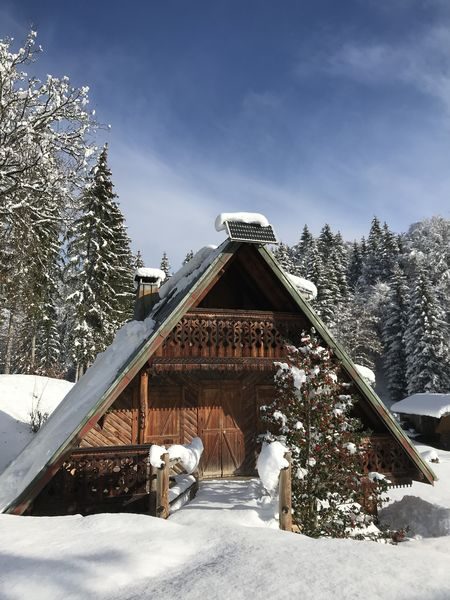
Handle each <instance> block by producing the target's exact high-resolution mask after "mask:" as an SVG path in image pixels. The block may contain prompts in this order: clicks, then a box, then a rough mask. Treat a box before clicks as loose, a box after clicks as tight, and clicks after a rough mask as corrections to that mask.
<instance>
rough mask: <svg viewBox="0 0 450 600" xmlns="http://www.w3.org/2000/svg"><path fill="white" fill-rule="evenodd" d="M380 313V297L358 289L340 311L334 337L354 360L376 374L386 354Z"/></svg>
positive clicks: (333, 330) (334, 326)
mask: <svg viewBox="0 0 450 600" xmlns="http://www.w3.org/2000/svg"><path fill="white" fill-rule="evenodd" d="M379 313H380V306H379V301H378V297H377V294H375V293H374V292H373V291H372V293H371V294H367V290H365V289H364V291H363V290H361V288H360V287H359V286H357V288H356V290H355V292H354V293H353V294H350V296H349V298H348V301H347V303H344V304H342V306H341V307H340V310H339V319H337V320H336V322H335V323H334V325H333V327H332V333H333V335H334V336H335V337H336V339H337V340H339V342H340V343H341V344H342V345H343V346H344V348H345V349H346V350H347V352H348V353H349V355H350V356H351V357H352V359H353V360H354V361H355V362H356V363H357V364H360V365H363V366H365V367H369V369H372V370H375V363H376V361H377V360H378V358H379V357H380V356H381V352H382V345H381V340H380V333H379V323H380V318H379Z"/></svg>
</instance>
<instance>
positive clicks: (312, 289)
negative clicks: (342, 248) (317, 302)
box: [285, 271, 317, 300]
mask: <svg viewBox="0 0 450 600" xmlns="http://www.w3.org/2000/svg"><path fill="white" fill-rule="evenodd" d="M285 273H286V275H287V278H288V279H289V281H290V282H291V283H292V285H293V286H294V287H295V288H297V290H298V291H299V292H300V295H301V296H302V298H304V299H305V300H314V298H317V288H316V286H315V285H314V283H313V282H312V281H309V280H308V279H303V277H298V276H297V275H292V273H288V272H286V271H285Z"/></svg>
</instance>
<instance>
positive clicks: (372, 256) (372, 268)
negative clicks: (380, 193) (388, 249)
mask: <svg viewBox="0 0 450 600" xmlns="http://www.w3.org/2000/svg"><path fill="white" fill-rule="evenodd" d="M383 254H384V237H383V232H382V229H381V225H380V221H379V220H378V219H377V217H374V218H373V219H372V224H371V226H370V232H369V237H368V239H367V246H366V251H365V258H364V268H363V282H364V284H365V286H366V287H370V286H371V285H374V284H375V283H377V282H379V281H383Z"/></svg>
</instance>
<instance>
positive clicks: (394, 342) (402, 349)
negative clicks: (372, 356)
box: [383, 266, 409, 402]
mask: <svg viewBox="0 0 450 600" xmlns="http://www.w3.org/2000/svg"><path fill="white" fill-rule="evenodd" d="M408 300H409V290H408V285H407V281H406V278H405V276H404V274H403V272H402V271H401V269H400V267H399V266H396V267H395V269H394V272H393V276H392V282H391V288H390V293H389V298H388V304H387V307H386V310H385V314H386V318H385V320H384V323H383V343H384V351H383V363H384V369H385V374H386V378H387V385H388V389H389V395H390V398H391V400H392V401H393V402H397V401H398V400H401V399H402V398H405V397H406V396H407V395H408V394H407V392H408V386H407V380H406V365H407V363H406V346H405V334H406V327H407V310H408Z"/></svg>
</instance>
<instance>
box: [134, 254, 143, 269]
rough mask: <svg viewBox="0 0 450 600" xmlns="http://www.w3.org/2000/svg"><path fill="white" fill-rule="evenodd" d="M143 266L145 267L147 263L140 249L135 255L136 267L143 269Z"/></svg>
mask: <svg viewBox="0 0 450 600" xmlns="http://www.w3.org/2000/svg"><path fill="white" fill-rule="evenodd" d="M142 267H145V263H144V259H143V258H142V254H141V251H140V250H138V251H137V252H136V255H135V257H134V269H135V270H137V269H141V268H142Z"/></svg>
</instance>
